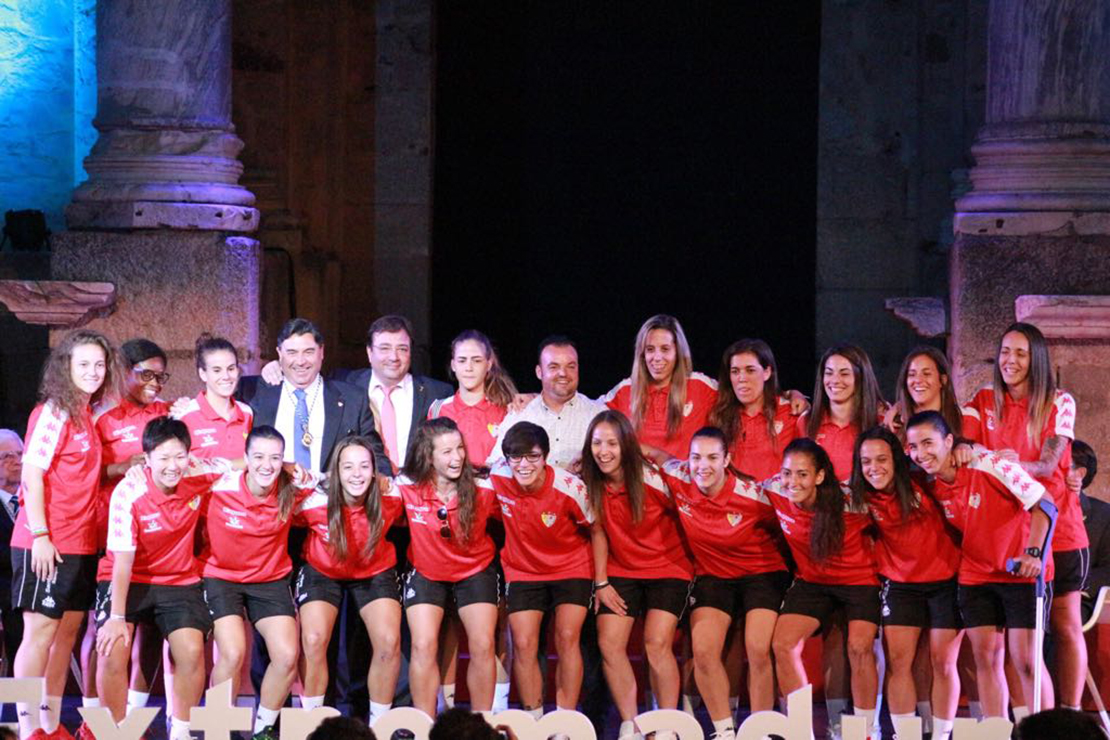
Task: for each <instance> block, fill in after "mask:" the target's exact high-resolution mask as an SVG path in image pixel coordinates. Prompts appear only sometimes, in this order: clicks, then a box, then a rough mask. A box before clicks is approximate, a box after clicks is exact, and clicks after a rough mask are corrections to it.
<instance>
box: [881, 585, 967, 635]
mask: <svg viewBox="0 0 1110 740" xmlns="http://www.w3.org/2000/svg"><path fill="white" fill-rule="evenodd" d="M881 580H882V582H883V587H882V591H881V592H880V594H879V596H880V598H881V599H882V602H883V626H884V627H885V626H888V625H889V626H891V627H920V628H922V629H930V628H931V629H938V630H959V629H963V626H964V624H963V619H961V618H960V605H959V603H958V602H957V599H956V579H955V578H949V579H948V580H947V581H930V582H928V583H901V582H899V581H892V580H890V579H887V578H882V579H881Z"/></svg>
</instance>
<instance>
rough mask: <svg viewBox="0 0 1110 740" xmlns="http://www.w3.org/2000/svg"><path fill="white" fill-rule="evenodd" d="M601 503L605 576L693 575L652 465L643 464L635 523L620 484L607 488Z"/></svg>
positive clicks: (664, 488)
mask: <svg viewBox="0 0 1110 740" xmlns="http://www.w3.org/2000/svg"><path fill="white" fill-rule="evenodd" d="M601 502H602V507H603V508H604V510H605V511H604V514H605V517H604V527H605V536H606V537H607V538H608V540H609V559H608V561H607V565H606V571H607V574H608V575H610V576H617V577H619V578H677V579H680V580H683V581H689V580H690V579H692V578H693V577H694V563H693V560H692V555H691V553H690V552H689V549H688V547H687V545H686V542H685V540H683V537H682V532H681V531H680V529H679V524H678V515H677V513H676V512H677V509H676V508H675V506H674V503H673V502H672V501H671V492H670V490H669V489H668V488H667V485H666V484H665V483H664V482H663V478H662V477H661V476H660V474H659V472H658V470H657V469H656V468H654V467H653V466H650V465H645V466H644V506H643V509H644V510H643V516H642V517H641V518H640V522H639V523H638V524H637V523H634V522H633V521H632V501H631V500H630V499H629V497H628V490H627V489H626V488H625V487H624V486H621V487H619V488H607V489H606V491H605V495H604V496H603V497H602V499H601Z"/></svg>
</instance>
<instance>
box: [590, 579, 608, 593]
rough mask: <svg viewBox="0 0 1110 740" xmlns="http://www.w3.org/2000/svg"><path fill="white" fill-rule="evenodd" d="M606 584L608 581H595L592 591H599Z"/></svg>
mask: <svg viewBox="0 0 1110 740" xmlns="http://www.w3.org/2000/svg"><path fill="white" fill-rule="evenodd" d="M608 585H609V581H602V582H601V583H595V584H594V591H600V590H601V589H603V588H605V587H606V586H608Z"/></svg>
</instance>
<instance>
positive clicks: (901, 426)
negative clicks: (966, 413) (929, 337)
mask: <svg viewBox="0 0 1110 740" xmlns="http://www.w3.org/2000/svg"><path fill="white" fill-rule="evenodd" d="M918 411H938V412H940V414H941V415H942V416H943V417H944V420H945V421H946V422H948V424H949V425H951V427H952V428H953V429H960V428H961V425H962V413H961V411H960V404H959V402H958V401H957V400H956V387H955V386H954V385H953V384H952V372H951V370H950V369H949V365H948V358H947V357H945V356H944V353H943V352H941V351H940V350H939V349H937V348H936V347H926V346H921V347H915V348H914V349H912V350H910V353H909V354H908V355H906V359H905V360H903V361H902V367H901V368H900V369H899V370H898V380H897V381H896V383H895V386H894V403H893V404H892V405H891V406H890V407H889V408H888V409H887V412H886V418H885V419H884V420H883V423H884V424H885V425H886V427H887V428H888V429H890V430H891V431H892V432H894V433H895V434H897V435H898V437H899V439H901V440H902V441H903V443H905V437H906V430H905V426H906V420H908V419H909V418H910V417H911V416H913V415H914V414H916V413H917V412H918Z"/></svg>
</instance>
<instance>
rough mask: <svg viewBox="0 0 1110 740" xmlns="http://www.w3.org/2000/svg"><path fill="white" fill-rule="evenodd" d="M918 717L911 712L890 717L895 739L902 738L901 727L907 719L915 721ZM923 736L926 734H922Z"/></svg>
mask: <svg viewBox="0 0 1110 740" xmlns="http://www.w3.org/2000/svg"><path fill="white" fill-rule="evenodd" d="M916 716H917V715H915V714H914V713H913V712H910V713H908V714H893V713H892V714H891V715H890V724H891V725H893V726H894V737H896V738H897V737H902V728H901V726H900V723H901V722H904V721H905V720H907V719H913V718H914V717H916ZM921 734H922V735H924V734H925V733H924V732H922V733H921Z"/></svg>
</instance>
